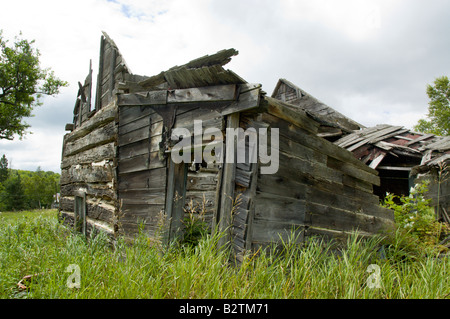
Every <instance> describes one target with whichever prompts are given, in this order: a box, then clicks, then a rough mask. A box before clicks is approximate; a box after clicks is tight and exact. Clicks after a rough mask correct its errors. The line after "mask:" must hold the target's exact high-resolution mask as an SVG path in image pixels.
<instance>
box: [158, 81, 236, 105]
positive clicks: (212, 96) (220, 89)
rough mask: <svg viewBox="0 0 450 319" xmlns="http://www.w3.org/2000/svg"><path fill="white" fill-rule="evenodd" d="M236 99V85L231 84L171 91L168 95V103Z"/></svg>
mask: <svg viewBox="0 0 450 319" xmlns="http://www.w3.org/2000/svg"><path fill="white" fill-rule="evenodd" d="M235 98H236V85H234V84H229V85H217V86H206V87H200V88H188V89H176V90H169V91H168V94H167V103H186V102H202V101H209V102H212V101H232V100H234V99H235Z"/></svg>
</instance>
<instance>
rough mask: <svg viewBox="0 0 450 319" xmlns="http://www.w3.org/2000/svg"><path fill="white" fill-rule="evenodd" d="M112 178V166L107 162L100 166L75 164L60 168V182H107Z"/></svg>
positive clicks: (63, 183)
mask: <svg viewBox="0 0 450 319" xmlns="http://www.w3.org/2000/svg"><path fill="white" fill-rule="evenodd" d="M112 180H113V168H112V166H111V165H110V164H109V163H106V164H105V165H102V166H93V165H75V166H70V167H69V168H66V169H63V170H61V179H60V184H61V185H65V184H69V183H82V182H84V183H107V182H111V181H112Z"/></svg>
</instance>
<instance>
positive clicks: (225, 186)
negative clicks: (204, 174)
mask: <svg viewBox="0 0 450 319" xmlns="http://www.w3.org/2000/svg"><path fill="white" fill-rule="evenodd" d="M237 127H239V113H233V114H230V115H228V117H227V128H233V129H234V128H237ZM227 154H234V160H232V161H231V159H229V162H228V163H227V162H226V163H224V165H223V175H222V179H221V198H220V208H219V212H218V216H217V217H218V218H217V220H218V226H219V227H218V231H219V232H225V236H223V237H221V238H220V240H219V242H218V245H219V247H221V246H226V245H228V244H229V242H230V236H231V234H229V230H230V226H231V220H232V218H231V214H232V208H233V201H234V196H235V194H234V188H235V172H236V164H235V163H236V141H233V143H231V144H229V143H227V144H226V146H225V158H226V156H227Z"/></svg>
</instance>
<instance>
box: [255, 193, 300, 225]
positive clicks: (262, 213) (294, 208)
mask: <svg viewBox="0 0 450 319" xmlns="http://www.w3.org/2000/svg"><path fill="white" fill-rule="evenodd" d="M254 204H255V212H254V216H255V217H254V218H255V220H256V219H264V220H270V221H278V222H289V223H293V224H302V223H303V222H304V219H305V209H306V203H305V201H304V200H298V199H294V198H290V197H284V196H279V195H272V194H266V193H259V192H257V193H256V197H255V200H254Z"/></svg>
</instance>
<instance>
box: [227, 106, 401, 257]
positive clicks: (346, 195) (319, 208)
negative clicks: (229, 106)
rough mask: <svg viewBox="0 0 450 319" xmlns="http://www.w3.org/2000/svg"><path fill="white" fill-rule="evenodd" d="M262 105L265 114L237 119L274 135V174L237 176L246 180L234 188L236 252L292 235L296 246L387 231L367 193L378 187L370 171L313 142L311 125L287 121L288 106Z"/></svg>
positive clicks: (384, 215) (383, 214)
mask: <svg viewBox="0 0 450 319" xmlns="http://www.w3.org/2000/svg"><path fill="white" fill-rule="evenodd" d="M266 100H267V103H268V107H267V112H265V113H261V114H259V115H254V114H251V113H249V114H241V125H242V126H243V127H255V128H259V127H269V128H278V129H279V134H280V139H279V141H280V145H279V146H280V150H279V151H280V152H279V169H278V172H277V173H276V174H272V175H270V174H266V175H264V174H260V173H259V170H258V169H256V170H255V169H254V166H255V164H253V165H251V166H247V167H246V169H245V170H244V171H245V172H244V171H242V170H240V169H242V168H243V165H241V168H240V169H239V168H238V169H237V171H236V179H238V177H237V176H238V175H240V174H241V175H245V176H247V177H248V179H247V182H246V185H238V183H236V194H238V193H242V195H241V197H242V199H243V200H242V204H241V205H240V206H239V207H238V209H237V213H236V214H235V219H234V230H233V231H234V233H235V237H234V238H233V240H234V246H235V247H237V248H236V250H237V251H238V252H241V251H242V250H244V249H249V248H252V249H257V248H258V247H260V246H266V245H268V244H269V243H271V242H278V241H279V240H280V238H279V236H280V235H281V236H282V238H284V239H286V238H287V236H288V235H289V234H290V232H291V230H295V231H296V233H297V234H298V235H299V237H298V239H299V240H304V239H305V236H314V235H322V236H325V237H332V238H340V237H342V238H345V237H346V235H347V234H348V233H349V232H350V231H352V230H356V229H358V230H359V231H361V232H362V233H363V234H373V233H377V232H378V231H381V230H382V229H383V228H384V227H386V226H389V225H392V221H393V215H392V212H390V211H389V210H386V209H383V208H381V207H380V206H379V199H378V197H377V196H375V195H373V193H372V190H373V185H377V184H379V178H378V177H377V172H376V171H375V170H373V169H370V168H368V167H367V166H366V165H364V164H363V163H361V162H359V161H358V160H356V159H355V158H354V157H353V155H352V154H351V153H350V152H347V151H345V150H343V149H341V148H339V147H337V146H335V145H333V144H332V143H331V142H328V141H326V140H324V139H322V138H320V137H317V136H316V129H317V125H316V126H315V124H314V121H311V120H308V119H307V118H306V117H303V118H298V121H294V120H295V117H288V116H286V111H287V110H289V106H286V105H283V103H279V102H277V101H275V100H273V99H270V98H268V99H267V98H266ZM287 114H289V112H288V113H287ZM252 166H253V168H252ZM255 176H256V178H255Z"/></svg>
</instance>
